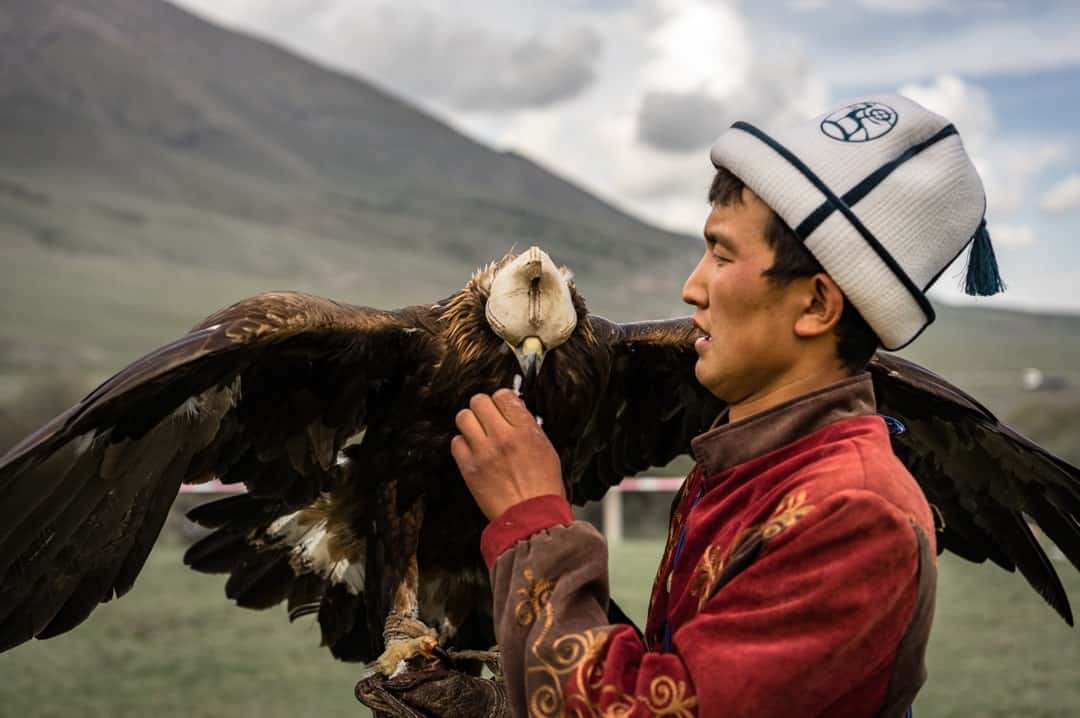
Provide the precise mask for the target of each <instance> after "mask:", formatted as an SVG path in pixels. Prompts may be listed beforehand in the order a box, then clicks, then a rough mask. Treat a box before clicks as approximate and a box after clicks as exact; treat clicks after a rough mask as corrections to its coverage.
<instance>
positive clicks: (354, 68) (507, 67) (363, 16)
mask: <svg viewBox="0 0 1080 718" xmlns="http://www.w3.org/2000/svg"><path fill="white" fill-rule="evenodd" d="M181 2H182V3H183V4H184V5H185V6H187V7H189V8H191V9H193V10H196V11H197V12H200V13H203V14H205V15H207V16H209V17H212V18H215V19H217V20H219V21H222V22H225V23H228V24H233V25H238V26H244V27H246V28H253V29H255V30H256V31H258V32H260V33H262V34H265V35H267V36H269V37H271V38H273V39H275V40H277V41H279V42H282V43H284V44H286V45H288V46H290V47H292V48H294V49H297V50H299V51H301V52H303V53H304V54H306V55H308V56H309V57H313V58H315V59H318V60H320V61H322V62H325V63H327V64H329V65H331V66H334V67H337V68H341V69H344V70H347V71H349V72H352V73H355V74H358V75H360V76H362V77H367V78H371V79H373V80H376V81H377V82H379V83H380V84H381V85H383V86H389V87H392V88H394V90H395V91H397V92H400V93H403V94H404V95H405V96H407V97H410V98H412V99H413V100H414V101H416V102H419V103H420V104H422V105H425V106H429V107H430V106H439V105H443V106H446V107H448V108H452V109H457V110H483V111H489V112H502V111H507V110H511V109H516V108H525V107H545V106H548V105H552V104H554V103H557V102H560V101H563V100H566V99H568V98H572V97H574V96H576V95H578V94H579V93H581V92H582V91H584V90H585V89H586V88H588V87H589V86H590V85H591V84H592V82H593V80H594V79H595V70H596V65H597V62H598V60H599V58H600V54H601V49H602V41H601V38H600V36H599V35H598V34H597V32H596V31H594V30H592V29H591V28H589V27H586V26H583V25H580V24H576V25H575V24H573V23H566V24H563V25H560V26H558V27H551V28H548V29H547V31H546V32H533V33H529V34H524V33H522V32H521V31H520V30H517V29H515V30H514V31H511V32H504V31H501V30H499V29H496V28H493V27H490V26H487V25H484V24H481V23H479V22H476V21H474V20H469V19H468V18H467V17H465V16H463V14H461V13H453V12H448V11H447V9H446V7H445V6H440V5H437V4H433V3H409V4H404V3H397V2H392V1H391V0H277V1H276V2H273V3H266V2H260V1H259V0H218V1H215V2H209V1H208V0H181Z"/></svg>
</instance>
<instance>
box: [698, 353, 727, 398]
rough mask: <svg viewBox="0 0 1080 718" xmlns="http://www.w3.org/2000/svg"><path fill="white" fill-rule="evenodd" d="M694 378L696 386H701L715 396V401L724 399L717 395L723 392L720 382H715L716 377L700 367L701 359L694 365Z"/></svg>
mask: <svg viewBox="0 0 1080 718" xmlns="http://www.w3.org/2000/svg"><path fill="white" fill-rule="evenodd" d="M694 378H695V379H697V382H698V384H701V385H702V386H703V387H705V388H706V389H707V390H708V392H709V393H710V394H712V395H713V396H715V397H716V398H717V399H723V398H724V397H722V396H721V395H720V393H719V392H720V391H722V390H723V388H722V386H721V384H720V382H719V381H717V377H716V376H714V375H712V374H711V373H710V372H709V371H708V370H706V369H704V368H703V367H702V365H701V359H698V360H697V363H696V364H694Z"/></svg>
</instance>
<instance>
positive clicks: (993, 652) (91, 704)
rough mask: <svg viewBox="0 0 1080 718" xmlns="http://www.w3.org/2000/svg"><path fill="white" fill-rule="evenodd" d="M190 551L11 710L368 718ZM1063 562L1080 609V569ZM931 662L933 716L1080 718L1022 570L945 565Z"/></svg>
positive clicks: (100, 624)
mask: <svg viewBox="0 0 1080 718" xmlns="http://www.w3.org/2000/svg"><path fill="white" fill-rule="evenodd" d="M660 550H661V546H660V544H658V543H656V542H651V541H649V542H645V541H632V542H627V543H625V544H622V545H621V546H618V547H616V548H615V549H614V550H613V551H612V557H611V558H612V561H611V566H612V576H611V579H612V585H613V593H614V595H615V597H616V598H617V599H618V600H619V601H620V603H621V604H622V605H623V607H624V608H625V609H626V610H627V612H628V613H629V614H630V615H631V616H632V617H634V618H635V619H636V620H638V621H641V620H642V619H643V618H644V615H645V610H646V603H647V600H648V587H649V584H650V583H651V580H652V574H653V571H654V569H655V566H656V562H657V559H658V557H659V553H660ZM182 552H183V546H182V545H181V543H180V541H179V540H178V539H177V538H176V537H175V536H166V537H165V538H163V540H162V541H161V542H160V543H159V545H158V547H157V548H156V549H155V551H154V553H153V555H152V556H151V558H150V561H149V562H148V564H147V566H146V569H145V570H144V571H143V574H142V576H141V577H140V579H139V582H138V584H137V585H136V587H135V589H134V590H133V591H132V593H131V594H129V595H128V596H126V597H125V598H123V599H121V600H120V602H119V603H117V604H115V605H105V606H102V607H100V608H99V609H98V610H97V612H96V613H95V614H94V615H93V616H92V617H91V619H90V620H89V621H88V622H87V623H86V624H84V625H82V626H80V627H79V628H77V629H76V630H75V631H74V632H72V633H69V634H67V635H64V636H61V637H59V638H56V639H52V640H49V641H41V642H37V641H35V642H32V643H30V644H27V645H23V646H21V647H19V648H17V649H15V650H14V651H11V652H9V653H6V654H3V655H0V677H2V679H0V715H4V716H18V717H20V718H28V717H30V716H34V717H41V718H48V717H52V716H57V717H59V716H63V717H64V718H70V717H71V716H80V717H81V716H85V717H87V718H95V717H100V718H125V717H127V716H153V717H154V718H166V717H167V716H178V717H179V716H183V717H185V718H202V717H204V716H205V717H206V718H211V717H214V718H217V717H219V716H229V717H230V718H245V717H251V718H256V717H257V718H277V717H278V716H281V717H282V718H284V717H286V716H288V717H289V718H295V716H319V717H320V718H326V717H328V716H346V715H359V716H364V715H366V713H365V711H364V710H363V709H362V708H361V707H360V706H359V704H357V703H356V702H355V700H354V699H353V696H352V687H353V684H354V683H355V682H356V679H357V676H358V674H359V672H360V666H358V665H355V664H342V663H338V662H336V661H334V660H333V659H331V658H330V656H329V654H328V653H326V652H325V651H324V650H323V649H321V648H319V647H318V645H317V644H318V630H317V628H316V626H315V625H314V624H313V623H311V622H310V619H307V620H305V621H301V622H298V623H297V624H293V625H290V624H288V622H287V621H286V620H285V616H284V610H283V609H282V608H280V607H279V608H276V609H271V610H269V611H263V612H256V611H248V610H244V609H239V608H236V607H234V606H233V605H231V603H229V602H227V601H226V600H225V598H224V595H223V583H224V582H223V580H222V577H217V576H204V575H200V574H196V573H194V572H192V571H190V570H188V569H186V568H185V567H183V566H182V565H181V563H180V556H181V554H182ZM1057 566H1058V570H1059V571H1060V572H1061V573H1062V575H1063V579H1064V581H1065V584H1066V587H1067V588H1068V589H1069V592H1070V594H1071V596H1072V598H1073V601H1074V603H1077V604H1080V574H1077V573H1076V572H1075V571H1074V570H1073V569H1072V568H1071V567H1070V566H1067V565H1066V564H1063V563H1059V564H1057ZM929 664H930V680H929V682H928V683H927V685H926V687H925V688H924V689H923V692H922V694H921V695H920V697H919V700H918V702H917V704H916V706H915V714H916V715H917V716H920V718H923V717H926V716H934V717H938V716H941V717H945V716H964V717H972V716H986V717H992V716H1002V717H1004V716H1009V717H1010V718H1014V717H1015V716H1025V717H1031V718H1035V717H1043V716H1046V717H1049V716H1061V717H1064V716H1075V715H1078V714H1080V668H1078V666H1080V632H1078V631H1076V630H1072V629H1069V628H1068V627H1067V626H1065V624H1063V623H1062V622H1061V621H1060V620H1059V619H1058V618H1057V617H1056V616H1055V615H1053V613H1052V612H1051V611H1050V609H1048V608H1047V607H1046V606H1045V605H1044V604H1043V603H1042V601H1041V600H1040V599H1039V598H1038V597H1037V596H1036V595H1035V594H1034V593H1033V592H1032V591H1031V590H1030V589H1029V588H1028V587H1027V585H1026V584H1025V583H1024V582H1023V581H1022V579H1020V578H1019V577H1018V576H1012V575H1008V574H1005V573H1003V572H1001V571H998V570H996V569H990V568H988V567H983V566H974V565H971V564H968V563H966V562H964V561H962V560H960V559H955V558H952V557H944V558H943V559H942V560H941V576H940V583H939V592H938V611H937V618H936V620H935V627H934V633H933V636H932V639H931V647H930V658H929Z"/></svg>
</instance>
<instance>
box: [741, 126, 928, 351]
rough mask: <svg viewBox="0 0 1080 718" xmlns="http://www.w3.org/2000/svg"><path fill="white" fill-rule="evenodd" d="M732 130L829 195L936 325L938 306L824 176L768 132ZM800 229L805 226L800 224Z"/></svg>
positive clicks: (746, 129)
mask: <svg viewBox="0 0 1080 718" xmlns="http://www.w3.org/2000/svg"><path fill="white" fill-rule="evenodd" d="M731 127H732V129H736V130H742V131H743V132H746V133H748V134H751V135H753V136H754V137H756V138H758V139H759V140H761V141H762V142H764V143H765V144H766V145H768V146H769V147H771V148H772V149H773V150H775V151H776V153H777V154H779V155H780V156H781V157H783V158H784V159H785V160H787V161H788V162H789V163H791V166H792V167H794V168H795V169H797V170H799V172H801V173H802V174H803V176H804V177H806V179H808V180H809V181H810V183H811V184H812V185H814V187H816V188H817V190H818V191H819V192H821V194H823V195H825V200H826V202H827V203H828V204H829V205H831V206H832V208H833V209H834V210H836V211H837V212H839V213H840V214H842V215H844V217H845V218H846V219H847V221H848V223H850V224H851V226H852V227H854V228H855V231H857V232H858V233H859V234H860V235H862V238H863V239H865V240H866V243H867V244H869V245H870V247H871V249H873V250H874V252H875V253H877V255H878V257H880V258H881V261H882V262H884V263H885V266H887V267H888V268H889V270H890V271H891V272H892V273H893V275H894V276H895V277H896V278H897V279H899V280H900V283H901V284H903V285H904V288H905V289H907V290H908V293H909V294H910V295H911V296H912V297H913V298H914V299H915V301H916V303H917V304H918V305H919V308H920V309H922V311H923V314H924V315H926V318H927V324H929V323H930V322H933V321H934V319H936V318H937V314H936V313H935V312H934V307H933V306H932V305H931V304H930V300H929V299H927V298H926V295H925V294H923V293H922V292H921V291H920V290H919V288H918V287H917V286H916V285H915V283H914V282H913V281H911V277H909V276H908V275H907V272H905V271H904V269H903V267H901V266H900V265H899V264H898V263H897V261H896V260H895V259H893V256H892V255H891V254H889V251H888V250H887V249H885V247H884V246H882V244H881V242H879V241H878V239H877V237H875V236H874V234H873V232H871V231H870V230H869V229H867V227H866V225H864V224H863V223H862V222H861V221H860V220H859V218H858V217H857V216H855V213H854V212H853V211H852V210H851V207H849V206H848V205H847V204H845V203H844V201H843V200H842V199H840V198H839V197H837V196H836V194H835V193H834V192H833V191H832V190H831V189H829V186H828V185H826V184H825V183H824V182H823V181H822V180H821V178H820V177H818V176H817V175H816V174H814V171H813V170H812V169H810V168H809V167H807V166H806V163H805V162H803V161H802V160H801V159H799V158H798V157H797V156H796V155H795V154H794V153H792V152H791V151H790V150H789V149H788V148H786V147H784V146H783V145H782V144H780V143H779V142H777V141H776V140H774V139H773V138H772V137H770V136H769V135H767V134H766V133H765V132H763V131H761V130H759V129H758V128H757V127H754V126H753V125H751V124H749V123H747V122H736V123H735V124H733V125H732V126H731ZM800 226H802V225H801V224H800ZM796 234H797V235H798V237H799V239H801V240H802V241H803V243H805V242H806V236H804V235H802V234H799V233H798V231H797V230H796ZM925 326H926V325H924V326H923V328H925ZM920 333H921V331H920ZM909 343H910V342H909ZM905 346H906V344H905Z"/></svg>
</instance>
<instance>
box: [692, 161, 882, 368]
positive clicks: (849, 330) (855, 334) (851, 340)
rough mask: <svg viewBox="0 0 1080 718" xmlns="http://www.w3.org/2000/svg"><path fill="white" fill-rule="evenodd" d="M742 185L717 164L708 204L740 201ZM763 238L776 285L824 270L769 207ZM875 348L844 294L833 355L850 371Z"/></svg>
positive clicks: (871, 334) (871, 333)
mask: <svg viewBox="0 0 1080 718" xmlns="http://www.w3.org/2000/svg"><path fill="white" fill-rule="evenodd" d="M743 187H745V185H744V184H743V182H742V180H740V179H739V178H738V177H736V176H735V175H734V174H732V173H731V171H730V170H728V169H727V168H725V167H718V168H717V169H716V175H715V176H714V177H713V181H712V184H711V185H710V186H709V204H711V205H719V206H721V207H726V206H729V205H732V204H741V203H742V201H743V200H742V191H743ZM765 241H766V242H767V243H768V245H769V246H770V247H771V248H772V249H773V251H774V253H775V258H774V259H773V265H772V266H771V267H769V268H768V269H766V270H765V273H764V274H765V276H766V277H768V278H769V281H770V282H772V283H773V284H774V285H776V286H778V287H784V286H787V284H789V283H790V282H791V281H792V280H794V279H799V278H800V277H812V276H814V275H815V274H817V273H818V272H823V273H827V272H825V269H824V268H823V267H822V266H821V263H820V262H818V261H817V259H815V258H814V255H812V254H810V250H808V249H807V248H806V247H805V246H803V243H802V241H801V240H799V238H798V236H797V235H796V234H795V232H794V230H792V229H791V227H789V226H787V223H786V222H784V220H783V219H781V218H780V215H778V214H777V213H776V212H774V211H772V210H771V209H770V211H769V223H768V225H766V227H765ZM877 348H878V338H877V335H876V334H874V330H873V329H871V328H870V325H869V324H867V323H866V320H865V319H863V318H862V315H861V314H859V311H858V310H857V309H856V308H855V305H853V304H852V303H851V302H850V301H848V299H847V297H844V310H843V311H842V312H841V314H840V321H838V322H837V323H836V354H837V356H838V357H839V359H840V361H841V363H843V365H844V367H845V368H847V369H848V371H851V372H857V371H861V370H862V369H864V368H865V367H866V363H867V362H868V361H870V358H871V357H872V356H874V352H875V351H877Z"/></svg>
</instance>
